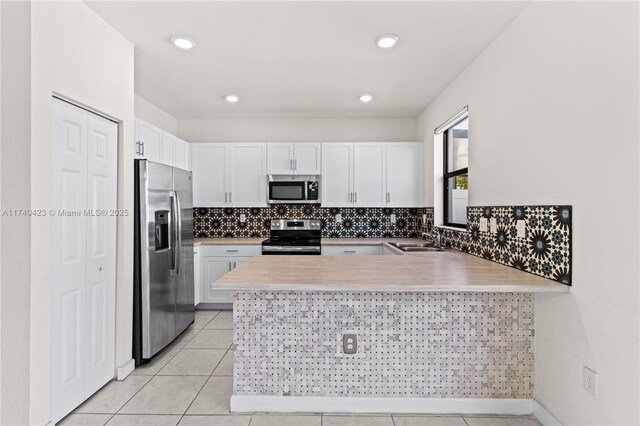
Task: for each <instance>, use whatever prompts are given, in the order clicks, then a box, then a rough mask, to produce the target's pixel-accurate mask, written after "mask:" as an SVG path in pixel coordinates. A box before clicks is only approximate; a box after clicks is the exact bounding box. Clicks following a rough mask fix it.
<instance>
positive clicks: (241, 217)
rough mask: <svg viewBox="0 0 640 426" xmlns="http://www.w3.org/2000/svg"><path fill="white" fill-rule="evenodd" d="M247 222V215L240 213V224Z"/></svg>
mask: <svg viewBox="0 0 640 426" xmlns="http://www.w3.org/2000/svg"><path fill="white" fill-rule="evenodd" d="M246 221H247V215H246V214H244V213H240V222H246Z"/></svg>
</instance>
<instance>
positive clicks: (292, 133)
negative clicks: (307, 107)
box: [178, 117, 417, 142]
mask: <svg viewBox="0 0 640 426" xmlns="http://www.w3.org/2000/svg"><path fill="white" fill-rule="evenodd" d="M178 136H179V137H181V138H182V139H184V140H186V141H189V142H256V141H266V142H269V141H271V142H274V141H278V142H362V141H364V142H409V141H416V140H417V139H416V138H417V134H416V120H415V118H413V117H412V118H273V119H270V118H255V119H241V118H226V119H209V120H202V119H200V120H191V119H179V120H178Z"/></svg>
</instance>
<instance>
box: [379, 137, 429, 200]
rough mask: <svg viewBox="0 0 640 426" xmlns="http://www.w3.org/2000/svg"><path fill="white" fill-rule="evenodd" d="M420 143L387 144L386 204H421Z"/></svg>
mask: <svg viewBox="0 0 640 426" xmlns="http://www.w3.org/2000/svg"><path fill="white" fill-rule="evenodd" d="M422 182H423V175H422V144H421V143H420V142H414V143H388V144H387V206H390V207H420V206H422V188H423V185H422Z"/></svg>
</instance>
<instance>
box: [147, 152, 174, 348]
mask: <svg viewBox="0 0 640 426" xmlns="http://www.w3.org/2000/svg"><path fill="white" fill-rule="evenodd" d="M142 164H146V176H147V179H146V181H145V179H144V178H143V176H144V173H141V175H142V177H141V182H140V184H141V186H140V196H141V197H145V198H146V200H147V201H146V202H144V201H143V200H141V201H140V221H141V223H140V225H141V232H143V233H144V234H143V235H141V257H142V259H141V260H142V262H141V271H142V275H141V294H142V329H143V332H142V335H143V336H144V338H143V342H142V355H143V358H151V357H152V356H153V355H155V354H156V353H157V352H158V351H159V350H160V349H162V348H163V347H164V346H166V345H167V343H169V342H171V341H172V340H173V339H174V337H175V301H176V283H175V276H174V275H173V274H172V273H171V272H170V270H171V265H172V261H173V253H174V252H173V250H172V248H173V244H174V242H173V241H172V235H173V229H172V222H173V217H172V216H171V215H172V205H171V204H172V203H171V191H170V190H169V189H167V188H171V187H172V185H173V169H172V168H171V167H169V166H165V165H162V164H157V163H151V162H143V163H142ZM143 168H144V167H143V166H142V165H141V169H143ZM145 206H146V209H145ZM156 218H157V219H158V223H159V224H160V222H166V223H167V224H168V225H167V228H168V232H167V233H166V235H167V236H168V238H167V239H165V240H164V241H165V244H163V245H161V246H159V247H156ZM160 229H161V227H160Z"/></svg>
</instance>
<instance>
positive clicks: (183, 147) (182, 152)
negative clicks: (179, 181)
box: [173, 138, 191, 170]
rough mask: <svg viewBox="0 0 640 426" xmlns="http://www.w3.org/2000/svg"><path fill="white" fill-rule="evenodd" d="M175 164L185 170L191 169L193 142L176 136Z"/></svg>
mask: <svg viewBox="0 0 640 426" xmlns="http://www.w3.org/2000/svg"><path fill="white" fill-rule="evenodd" d="M173 165H174V166H175V167H179V168H181V169H184V170H191V144H190V143H189V142H187V141H184V140H182V139H180V138H176V141H175V145H174V148H173Z"/></svg>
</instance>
